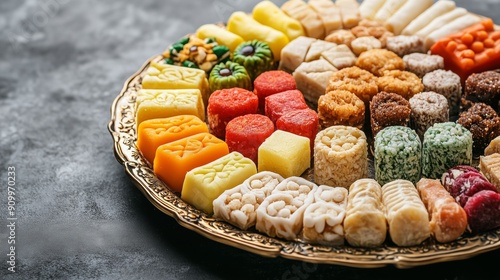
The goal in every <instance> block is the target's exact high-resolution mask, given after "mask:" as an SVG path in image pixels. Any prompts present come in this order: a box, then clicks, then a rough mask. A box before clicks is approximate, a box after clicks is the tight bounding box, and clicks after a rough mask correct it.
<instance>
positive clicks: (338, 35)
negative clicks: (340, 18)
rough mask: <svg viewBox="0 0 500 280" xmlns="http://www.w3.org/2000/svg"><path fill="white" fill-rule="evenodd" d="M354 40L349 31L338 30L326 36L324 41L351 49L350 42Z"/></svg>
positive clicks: (354, 37)
mask: <svg viewBox="0 0 500 280" xmlns="http://www.w3.org/2000/svg"><path fill="white" fill-rule="evenodd" d="M354 39H356V36H354V34H352V32H351V30H346V29H339V30H336V31H333V32H332V33H331V34H329V35H328V36H326V38H325V41H328V42H332V43H335V44H337V45H341V44H344V45H347V46H348V47H351V42H352V41H353V40H354Z"/></svg>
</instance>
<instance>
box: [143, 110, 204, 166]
mask: <svg viewBox="0 0 500 280" xmlns="http://www.w3.org/2000/svg"><path fill="white" fill-rule="evenodd" d="M202 132H208V127H207V124H206V123H204V122H203V121H201V120H200V118H198V117H196V116H192V115H179V116H175V117H170V118H162V119H151V120H146V121H143V122H141V124H140V125H139V128H138V129H137V148H138V149H139V151H141V153H142V155H143V156H144V157H145V158H146V160H147V161H148V162H149V163H151V165H152V164H153V162H154V158H155V154H156V149H157V148H158V147H159V146H161V145H163V144H166V143H168V142H172V141H175V140H179V139H182V138H184V137H187V136H191V135H195V134H198V133H202Z"/></svg>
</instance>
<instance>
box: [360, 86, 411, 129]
mask: <svg viewBox="0 0 500 280" xmlns="http://www.w3.org/2000/svg"><path fill="white" fill-rule="evenodd" d="M410 114H411V108H410V102H408V100H406V99H404V98H403V97H401V95H399V94H396V93H392V92H385V91H382V92H380V93H378V94H377V95H375V96H374V97H373V100H372V101H371V102H370V123H371V127H372V134H373V136H375V135H377V133H378V132H379V131H380V130H382V129H383V128H385V127H388V126H394V125H400V126H408V124H409V122H410Z"/></svg>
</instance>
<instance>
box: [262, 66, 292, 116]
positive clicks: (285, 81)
mask: <svg viewBox="0 0 500 280" xmlns="http://www.w3.org/2000/svg"><path fill="white" fill-rule="evenodd" d="M293 89H297V84H296V83H295V79H294V78H293V76H292V75H290V74H288V73H287V72H285V71H281V70H272V71H266V72H264V73H262V74H260V75H259V76H257V78H256V79H255V81H254V82H253V92H254V93H255V94H256V95H257V97H258V98H259V110H260V111H264V103H265V100H266V97H267V96H269V95H273V94H275V93H279V92H283V91H287V90H293Z"/></svg>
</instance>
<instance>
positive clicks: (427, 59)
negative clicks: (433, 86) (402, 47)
mask: <svg viewBox="0 0 500 280" xmlns="http://www.w3.org/2000/svg"><path fill="white" fill-rule="evenodd" d="M403 61H404V63H405V69H406V70H407V71H410V72H413V73H415V74H416V75H417V76H419V77H423V76H424V75H425V74H427V73H429V72H432V71H434V70H437V69H443V68H444V60H443V58H442V57H441V56H439V55H431V54H425V53H411V54H407V55H405V56H403Z"/></svg>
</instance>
